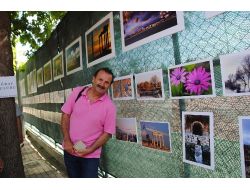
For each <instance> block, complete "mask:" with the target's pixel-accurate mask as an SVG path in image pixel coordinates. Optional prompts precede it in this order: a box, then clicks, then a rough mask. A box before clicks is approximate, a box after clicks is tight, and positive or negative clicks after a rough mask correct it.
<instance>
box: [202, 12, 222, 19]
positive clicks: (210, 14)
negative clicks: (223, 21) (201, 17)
mask: <svg viewBox="0 0 250 190" xmlns="http://www.w3.org/2000/svg"><path fill="white" fill-rule="evenodd" d="M223 12H225V11H205V12H204V14H205V17H206V18H212V17H215V16H217V15H219V14H221V13H223Z"/></svg>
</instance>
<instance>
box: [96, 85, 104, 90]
mask: <svg viewBox="0 0 250 190" xmlns="http://www.w3.org/2000/svg"><path fill="white" fill-rule="evenodd" d="M96 86H97V87H99V88H101V89H103V90H105V87H104V86H101V85H99V84H97V85H96Z"/></svg>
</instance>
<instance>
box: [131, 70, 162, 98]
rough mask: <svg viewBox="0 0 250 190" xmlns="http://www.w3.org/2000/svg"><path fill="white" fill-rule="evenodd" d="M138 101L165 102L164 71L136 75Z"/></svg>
mask: <svg viewBox="0 0 250 190" xmlns="http://www.w3.org/2000/svg"><path fill="white" fill-rule="evenodd" d="M135 88H136V99H137V100H164V99H165V94H164V88H163V77H162V69H159V70H154V71H149V72H145V73H139V74H135Z"/></svg>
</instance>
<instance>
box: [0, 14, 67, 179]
mask: <svg viewBox="0 0 250 190" xmlns="http://www.w3.org/2000/svg"><path fill="white" fill-rule="evenodd" d="M64 14H65V13H63V12H0V50H1V51H0V76H13V75H14V70H13V55H12V48H11V44H12V46H13V45H15V41H16V39H17V38H19V39H20V42H21V43H23V44H30V46H31V48H32V49H31V51H29V52H28V53H27V54H28V55H31V54H32V53H33V52H35V51H36V50H37V49H38V48H39V47H40V46H41V45H42V44H43V42H44V41H45V40H47V39H48V38H49V36H50V34H51V31H52V29H53V27H54V25H55V24H57V22H58V20H59V19H60V18H62V16H63V15H64ZM0 158H2V160H3V161H4V170H3V172H2V173H1V177H24V176H25V174H24V168H23V163H22V156H21V151H20V146H19V140H18V132H17V123H16V112H15V102H14V98H1V99H0Z"/></svg>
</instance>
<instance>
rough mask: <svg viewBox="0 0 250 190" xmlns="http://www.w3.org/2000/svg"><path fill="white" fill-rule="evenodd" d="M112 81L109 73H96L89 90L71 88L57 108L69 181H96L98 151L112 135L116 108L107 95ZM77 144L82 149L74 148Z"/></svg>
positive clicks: (107, 71)
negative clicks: (58, 108) (71, 90)
mask: <svg viewBox="0 0 250 190" xmlns="http://www.w3.org/2000/svg"><path fill="white" fill-rule="evenodd" d="M113 79H114V75H113V73H112V71H111V70H110V69H108V68H101V69H99V70H97V71H96V72H95V74H94V76H93V79H92V84H93V85H92V87H88V88H86V89H84V90H83V87H77V88H75V89H74V90H73V92H72V93H71V94H70V96H69V97H68V99H67V101H66V102H65V103H64V105H63V106H62V108H61V110H62V121H61V129H62V132H63V147H64V162H65V166H66V168H67V172H68V176H69V177H74V178H76V177H82V178H96V177H98V166H99V158H100V155H101V148H102V146H103V145H104V144H105V143H106V142H107V141H108V139H109V138H110V137H111V135H112V134H114V133H115V126H116V124H115V122H116V108H115V105H114V104H113V102H112V100H111V99H110V98H109V96H108V95H107V90H108V88H109V87H110V85H111V84H112V82H113ZM82 90H83V91H82ZM81 91H82V93H81ZM79 93H81V95H80V97H79V99H77V97H78V95H79ZM79 141H81V142H83V144H84V145H86V148H85V149H83V150H79V149H77V148H76V146H74V145H75V144H76V143H77V142H79Z"/></svg>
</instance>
